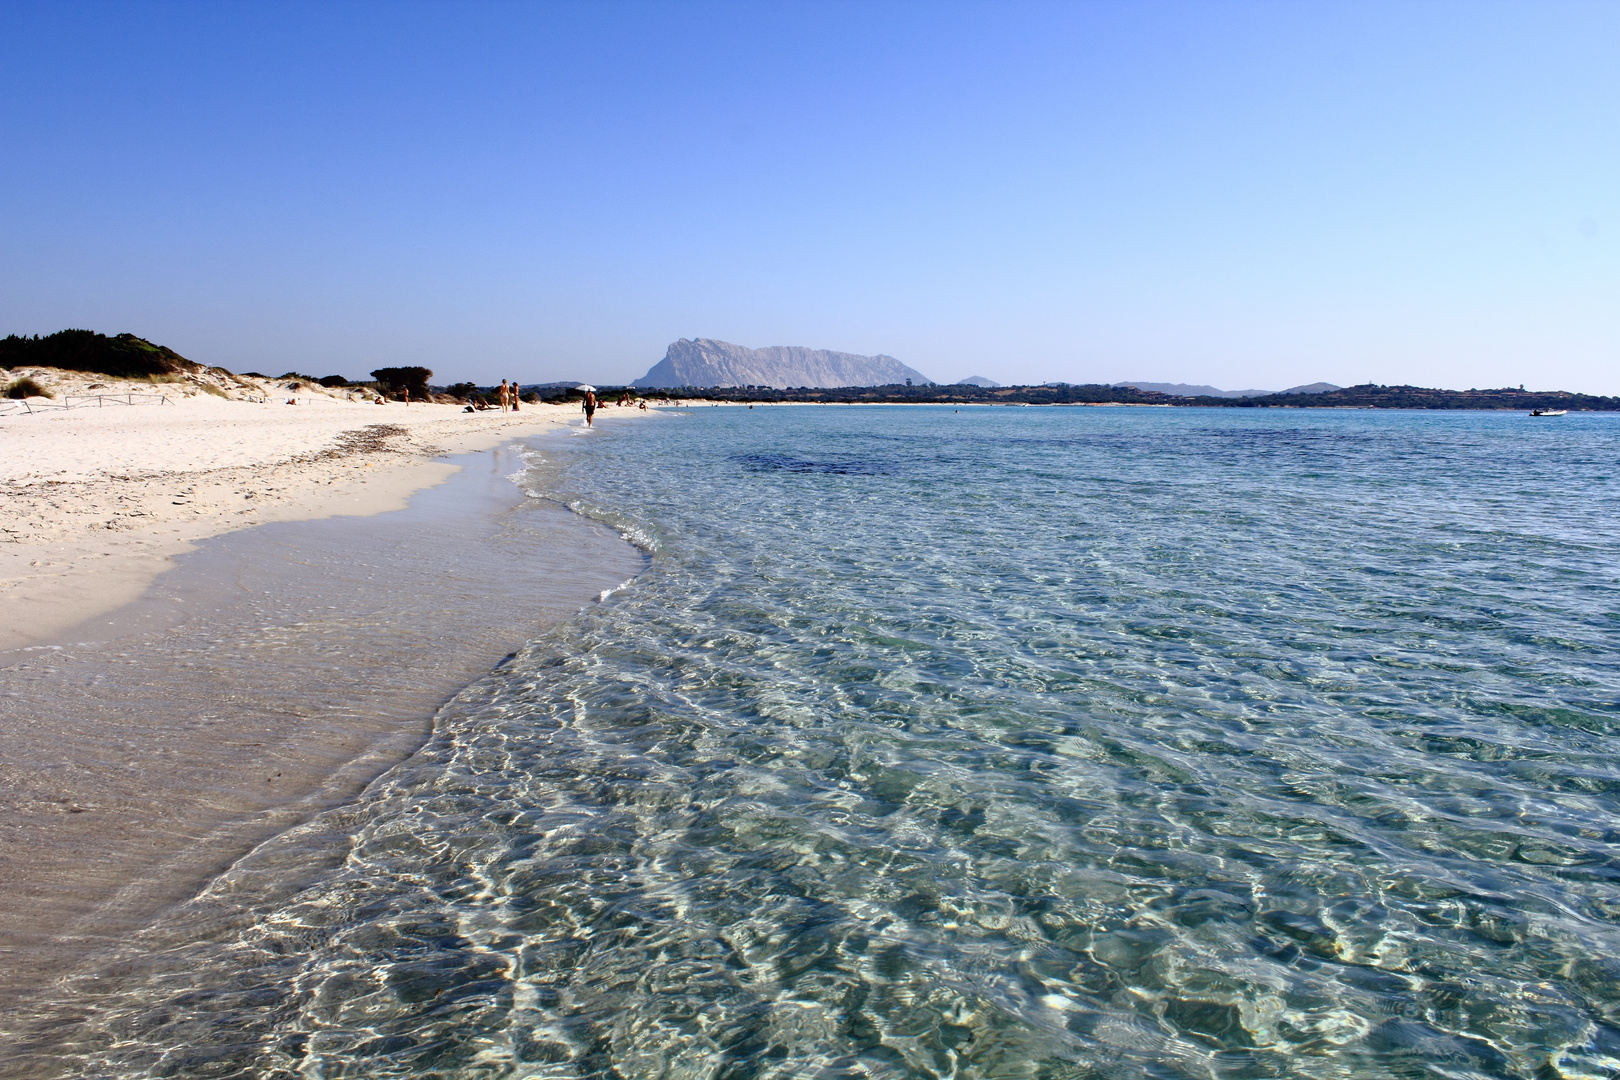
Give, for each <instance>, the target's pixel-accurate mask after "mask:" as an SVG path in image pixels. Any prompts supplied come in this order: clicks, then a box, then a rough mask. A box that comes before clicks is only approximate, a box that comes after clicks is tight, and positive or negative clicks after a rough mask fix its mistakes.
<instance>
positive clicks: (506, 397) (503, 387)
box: [499, 379, 511, 412]
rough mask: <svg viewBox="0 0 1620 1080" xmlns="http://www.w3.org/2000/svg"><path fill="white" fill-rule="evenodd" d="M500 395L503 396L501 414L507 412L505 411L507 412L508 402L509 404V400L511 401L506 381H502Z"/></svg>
mask: <svg viewBox="0 0 1620 1080" xmlns="http://www.w3.org/2000/svg"><path fill="white" fill-rule="evenodd" d="M499 393H500V395H501V412H505V411H506V405H507V402H508V400H509V399H510V396H511V395H510V394H509V393H508V392H507V389H506V380H505V379H502V380H501V388H500V391H499Z"/></svg>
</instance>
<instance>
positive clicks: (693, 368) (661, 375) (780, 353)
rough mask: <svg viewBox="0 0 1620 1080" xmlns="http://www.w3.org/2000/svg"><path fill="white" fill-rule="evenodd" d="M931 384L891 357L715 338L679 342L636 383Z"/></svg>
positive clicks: (640, 384)
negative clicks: (753, 345) (757, 345)
mask: <svg viewBox="0 0 1620 1080" xmlns="http://www.w3.org/2000/svg"><path fill="white" fill-rule="evenodd" d="M931 381H932V380H931V379H929V378H928V376H926V375H924V374H923V373H922V372H920V371H917V370H916V369H915V368H909V367H907V366H906V365H904V364H902V363H901V362H900V361H898V360H896V359H895V358H894V357H892V356H857V355H856V354H855V353H842V352H829V351H828V350H826V349H806V348H802V347H800V346H797V345H772V346H770V347H769V348H764V349H749V348H746V347H744V346H742V345H733V344H731V343H730V342H727V341H715V340H714V339H712V338H696V339H693V340H691V341H688V340H687V339H686V338H681V340H679V341H677V342H675V343H674V344H673V345H671V346H670V347H669V351H668V352H666V353H664V358H663V359H662V360H660V361H658V363H656V364H654V365H653V366H652V370H650V371H648V372H647V374H645V375H643V376H642V377H641V378H639V379H637V380H636V381H635V382H634V383H633V384H632V385H634V386H637V387H643V388H654V387H670V388H674V387H681V386H701V387H709V386H739V387H740V386H768V387H777V388H783V389H786V388H788V387H799V386H812V387H836V386H889V385H892V384H895V383H904V382H912V383H915V384H917V385H924V384H927V383H929V382H931Z"/></svg>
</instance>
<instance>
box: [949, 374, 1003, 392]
mask: <svg viewBox="0 0 1620 1080" xmlns="http://www.w3.org/2000/svg"><path fill="white" fill-rule="evenodd" d="M956 385H957V386H982V387H984V388H985V389H987V390H994V389H995V388H996V387H998V386H1000V385H1001V384H1000V383H998V382H996V381H995V380H994V379H987V378H985V377H984V376H983V375H969V376H968V377H967V378H965V379H957V380H956Z"/></svg>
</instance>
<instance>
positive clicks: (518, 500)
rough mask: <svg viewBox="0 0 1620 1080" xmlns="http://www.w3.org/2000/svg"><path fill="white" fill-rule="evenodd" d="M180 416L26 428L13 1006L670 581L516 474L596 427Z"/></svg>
mask: <svg viewBox="0 0 1620 1080" xmlns="http://www.w3.org/2000/svg"><path fill="white" fill-rule="evenodd" d="M176 396H177V398H178V400H175V401H173V402H172V403H170V404H162V405H160V404H143V405H121V406H112V405H108V406H105V407H89V408H75V409H69V410H51V411H39V412H35V413H33V414H26V413H25V414H22V415H16V414H13V415H10V416H6V417H0V470H3V472H0V506H3V507H4V513H3V515H0V528H3V530H4V535H3V539H0V560H3V562H0V566H3V568H4V569H3V580H0V611H3V612H4V616H5V617H4V618H3V619H0V687H3V693H0V734H3V735H4V745H3V749H0V795H3V796H4V806H3V810H0V835H3V837H4V841H5V843H4V845H3V846H0V876H3V877H4V878H5V880H6V881H7V883H8V887H7V889H6V890H5V895H4V896H3V897H0V1002H7V1001H18V1000H22V1001H27V1000H32V999H36V998H37V997H38V996H39V995H40V994H42V993H48V991H47V990H46V987H47V985H48V984H49V983H50V982H51V981H52V980H53V979H55V978H57V977H59V976H61V975H62V974H63V973H64V972H66V971H69V970H71V969H72V967H73V966H74V965H75V964H77V963H78V962H79V961H80V960H81V959H82V958H84V957H86V956H90V955H93V954H96V953H97V952H98V951H99V950H102V949H104V948H106V947H107V946H108V945H109V944H110V943H114V942H116V941H118V940H120V939H121V938H122V937H123V936H124V935H127V934H129V933H132V932H134V931H135V930H137V929H138V928H139V927H141V926H142V925H144V924H145V922H146V920H148V919H149V918H151V917H153V916H154V915H155V913H156V912H158V911H159V910H161V909H162V908H163V907H164V906H165V905H167V904H171V903H174V902H178V901H182V900H184V899H186V898H187V897H189V896H190V895H192V894H193V893H194V892H195V890H196V889H197V888H199V887H200V886H201V885H202V883H203V882H205V881H206V880H207V879H209V878H210V877H212V876H213V875H214V874H217V873H219V872H220V871H221V870H223V869H224V868H225V867H227V866H228V865H230V863H231V862H232V861H234V860H235V859H236V858H238V857H239V856H240V855H241V854H242V853H244V852H245V851H247V850H249V849H250V848H251V847H252V846H253V845H255V844H257V843H259V842H261V841H263V840H264V839H266V838H267V837H269V836H271V835H274V834H276V833H278V832H280V831H282V830H284V829H286V828H288V827H289V826H291V825H293V824H296V823H297V822H299V821H302V820H306V819H307V818H308V817H309V816H310V815H311V814H314V813H316V812H318V811H319V810H320V809H322V808H324V807H328V806H332V805H334V804H337V803H340V802H342V801H343V800H345V799H348V798H351V797H352V796H353V794H354V793H355V792H357V791H358V790H360V789H361V788H362V787H363V786H364V785H365V784H366V783H368V782H370V780H371V779H372V778H373V777H375V776H376V775H377V774H378V773H379V772H381V771H382V770H384V769H386V768H388V767H389V766H390V765H391V764H393V763H394V762H396V761H398V760H400V759H401V758H402V757H404V756H406V755H408V754H410V753H411V752H412V751H413V750H414V749H415V748H416V747H417V746H419V745H420V744H421V742H422V740H423V739H424V738H426V737H427V735H428V734H429V732H430V731H431V725H432V717H433V714H434V712H435V710H436V709H437V708H438V707H439V705H440V704H442V703H443V702H444V701H445V700H446V699H447V698H448V697H449V696H450V695H452V694H454V693H456V692H457V690H459V689H460V688H461V687H463V686H465V685H466V684H467V683H468V682H470V681H472V680H474V679H476V678H478V677H479V676H480V675H482V674H483V673H485V672H487V671H488V670H489V669H490V667H491V665H493V664H494V663H496V662H497V661H498V660H499V659H500V657H501V656H502V655H503V654H504V653H506V652H507V651H509V650H511V649H514V648H517V647H519V646H521V645H522V643H523V642H524V641H525V640H528V639H529V638H530V637H531V636H533V635H534V634H536V633H539V632H543V630H544V629H545V628H546V627H548V626H551V625H555V624H556V623H558V622H561V621H563V620H565V619H567V618H568V617H569V616H570V615H572V614H573V613H574V612H577V611H578V610H579V608H580V607H582V606H583V605H585V604H587V603H589V602H590V601H591V600H592V599H594V598H595V597H596V596H597V595H598V594H599V593H600V592H601V591H602V590H603V589H605V588H611V587H612V586H614V585H617V584H619V583H621V582H622V581H624V580H625V578H626V577H628V576H632V575H633V574H635V573H636V572H638V570H639V569H640V566H641V565H642V556H641V555H640V554H639V553H638V552H637V551H636V550H635V549H634V548H632V547H631V546H630V545H629V544H626V543H625V542H624V541H623V540H622V539H620V538H619V536H618V535H617V534H616V533H614V532H612V531H611V530H609V529H606V528H603V527H601V526H599V525H596V524H595V523H593V522H589V521H587V520H586V519H583V518H580V517H578V516H577V515H574V514H572V513H570V512H569V511H567V510H566V509H564V508H562V507H560V506H557V505H555V504H551V503H545V502H542V501H536V500H532V499H531V500H526V499H524V497H523V495H522V493H521V492H519V491H518V490H517V489H516V488H515V487H514V486H513V485H512V484H511V483H510V481H509V480H508V479H507V477H509V476H510V475H512V474H513V473H514V472H516V471H518V470H521V469H522V468H523V466H524V459H523V458H521V457H520V456H519V455H518V453H517V452H516V451H515V450H513V449H511V448H509V447H508V444H511V443H512V442H513V441H514V440H519V439H534V438H536V437H542V438H543V437H545V436H546V435H548V434H549V435H550V436H551V437H553V438H568V437H569V434H568V433H569V431H570V430H573V431H577V430H578V428H579V425H580V421H581V419H582V417H581V416H580V414H579V412H578V411H577V410H576V409H571V408H568V407H565V406H531V405H525V406H524V407H523V410H522V411H521V412H518V413H500V412H485V413H474V414H468V413H464V412H462V411H460V409H459V408H458V407H456V406H450V405H416V404H413V405H410V406H408V407H407V406H403V405H399V404H390V405H386V406H377V405H374V404H367V403H363V402H361V401H351V400H344V398H343V397H342V396H339V395H320V394H318V395H312V396H300V400H299V404H298V405H287V404H285V400H286V398H285V397H281V398H277V397H274V396H272V397H270V399H269V401H270V402H273V404H272V403H260V402H254V401H245V400H230V399H223V398H219V397H217V396H214V395H211V394H196V395H194V396H191V397H185V396H181V395H176ZM628 412H629V410H620V409H607V410H604V411H603V412H599V413H598V419H597V423H598V424H599V425H600V424H602V423H603V420H604V419H606V420H607V423H609V424H611V423H613V419H612V418H611V417H612V415H613V414H618V415H619V416H620V417H624V416H626V414H628ZM636 415H637V416H642V415H644V414H641V413H639V412H638V413H637V414H636ZM455 455H459V456H457V457H456V458H455V460H453V461H452V460H446V458H447V457H450V456H455ZM340 519H341V520H340ZM261 524H262V525H265V526H266V528H263V529H249V527H250V526H256V525H261Z"/></svg>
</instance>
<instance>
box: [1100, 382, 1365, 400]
mask: <svg viewBox="0 0 1620 1080" xmlns="http://www.w3.org/2000/svg"><path fill="white" fill-rule="evenodd" d="M1113 385H1115V386H1129V387H1133V388H1135V389H1137V390H1148V391H1151V392H1153V393H1158V394H1170V395H1171V396H1173V397H1218V398H1239V397H1269V396H1270V395H1272V394H1325V393H1327V392H1328V391H1330V390H1337V389H1339V387H1337V386H1334V385H1333V384H1332V383H1327V382H1314V383H1309V384H1307V385H1305V386H1291V387H1289V388H1288V389H1287V390H1217V389H1216V388H1215V387H1213V386H1200V385H1194V384H1192V383H1179V382H1177V383H1168V382H1117V383H1114V384H1113Z"/></svg>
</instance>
